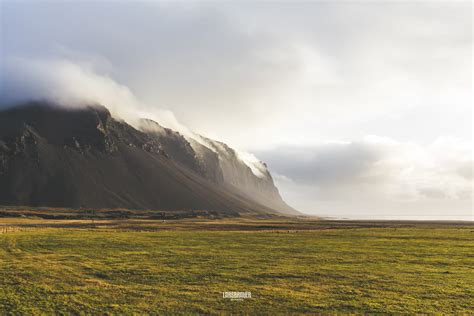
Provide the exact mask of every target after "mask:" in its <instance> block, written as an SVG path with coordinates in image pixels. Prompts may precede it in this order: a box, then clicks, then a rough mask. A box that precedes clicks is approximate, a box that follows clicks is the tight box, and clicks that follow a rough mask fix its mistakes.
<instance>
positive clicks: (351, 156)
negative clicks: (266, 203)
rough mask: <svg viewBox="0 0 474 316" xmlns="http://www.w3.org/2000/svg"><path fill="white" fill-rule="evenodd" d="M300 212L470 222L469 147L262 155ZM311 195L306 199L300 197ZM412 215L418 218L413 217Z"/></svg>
mask: <svg viewBox="0 0 474 316" xmlns="http://www.w3.org/2000/svg"><path fill="white" fill-rule="evenodd" d="M259 156H260V157H263V158H264V159H265V160H266V161H267V162H268V164H269V166H270V169H271V170H272V171H274V173H275V174H276V176H275V178H276V181H277V183H278V184H279V185H280V187H281V188H283V190H284V192H285V193H286V195H287V196H289V197H293V198H294V199H292V201H291V202H293V203H294V204H295V205H297V206H299V207H300V208H301V209H305V210H306V211H310V212H314V213H320V214H321V213H323V214H332V216H337V215H339V216H349V217H358V216H359V217H360V216H361V215H362V216H366V217H369V216H404V217H407V216H415V217H416V216H434V215H437V216H441V214H443V215H444V216H450V215H451V216H460V217H462V216H464V217H470V216H472V211H471V210H472V208H471V207H472V194H473V192H472V190H473V181H472V179H473V176H472V175H473V167H474V164H473V159H472V143H471V142H465V141H461V140H459V139H447V138H440V139H438V140H436V141H435V142H433V143H431V144H429V145H427V146H420V145H416V144H414V143H402V142H397V141H394V140H392V139H388V138H382V137H376V136H368V137H365V138H364V139H363V140H361V141H352V142H327V143H321V144H319V145H316V146H311V147H298V146H286V147H279V148H275V149H273V150H269V151H264V152H260V153H259ZM300 195H306V196H312V198H313V199H312V200H310V199H301V198H298V197H299V196H300ZM414 210H416V212H414Z"/></svg>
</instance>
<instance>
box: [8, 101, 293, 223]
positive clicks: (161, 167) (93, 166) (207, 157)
mask: <svg viewBox="0 0 474 316" xmlns="http://www.w3.org/2000/svg"><path fill="white" fill-rule="evenodd" d="M147 124H151V125H153V126H155V130H153V131H152V130H151V129H150V128H143V129H142V130H137V129H135V128H133V127H131V126H130V125H128V124H126V123H124V122H121V121H119V120H116V119H114V118H112V117H111V115H110V113H109V112H108V110H106V109H105V108H103V107H89V108H85V109H75V110H65V109H63V108H59V107H54V106H51V105H48V104H44V103H30V104H28V105H24V106H22V107H15V108H12V109H9V110H4V111H2V112H0V205H30V206H55V207H76V208H77V207H90V208H116V207H119V208H131V209H159V210H167V211H173V210H212V211H218V212H221V213H222V214H226V215H237V214H242V213H275V212H276V211H278V212H288V211H292V209H291V208H289V207H288V206H287V205H286V204H285V203H284V202H283V200H281V197H280V196H279V194H278V191H277V189H276V188H275V187H274V185H273V181H271V176H270V175H269V174H268V176H269V178H266V179H262V178H258V179H254V180H252V178H257V177H255V176H254V175H253V174H252V171H251V170H250V169H249V168H248V167H245V164H241V163H239V162H238V159H237V157H236V156H235V153H233V154H232V149H230V148H228V147H224V148H226V151H228V152H229V153H228V154H226V155H222V153H220V152H218V151H213V150H210V149H209V148H207V147H206V148H201V150H199V153H198V152H197V151H198V150H197V149H199V145H196V144H194V146H193V144H191V143H190V142H189V141H188V140H187V139H185V138H184V137H183V136H181V135H180V134H179V133H177V132H174V131H172V130H169V129H164V128H162V127H161V126H159V125H158V124H157V123H155V122H153V121H147ZM159 129H161V130H159ZM222 145H223V144H222ZM201 146H202V145H201ZM223 146H225V145H223ZM203 147H205V146H203ZM253 188H255V189H256V192H257V193H256V194H253ZM249 191H250V192H249ZM267 193H269V194H268V195H267ZM271 201H281V202H280V203H279V204H278V203H277V204H275V203H273V204H272V203H270V202H271Z"/></svg>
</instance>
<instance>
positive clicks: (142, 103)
mask: <svg viewBox="0 0 474 316" xmlns="http://www.w3.org/2000/svg"><path fill="white" fill-rule="evenodd" d="M0 3H1V6H0V10H1V12H0V13H1V15H0V19H1V21H0V22H1V24H0V27H1V50H0V52H1V54H2V55H1V56H0V63H1V64H0V65H1V66H0V67H1V68H0V70H1V78H0V80H1V82H2V101H3V102H5V100H7V101H12V100H15V98H16V97H18V96H19V95H21V96H22V97H27V96H36V95H40V96H50V95H54V96H56V97H62V98H72V97H74V98H81V97H86V98H89V99H97V101H101V102H106V103H109V104H107V105H108V106H111V107H113V106H117V104H120V109H121V110H120V111H121V113H124V112H126V110H124V108H125V109H129V110H130V111H135V110H137V109H138V110H139V111H142V112H153V113H155V115H158V116H160V118H161V121H162V123H164V124H166V123H168V125H170V126H171V127H173V124H178V123H176V122H175V118H176V119H177V121H179V122H180V123H181V124H183V125H185V126H187V127H189V128H191V129H193V130H195V131H196V132H199V133H202V134H204V135H206V136H209V137H213V138H216V139H219V140H222V141H225V142H227V143H228V144H229V145H231V146H234V147H237V148H239V149H243V150H248V151H250V152H253V153H254V154H256V155H257V157H259V158H260V159H262V160H264V161H266V162H267V163H268V166H269V168H270V169H271V171H272V172H273V174H274V177H275V181H276V183H277V185H278V186H279V188H280V190H281V192H282V194H283V197H284V198H285V199H286V200H287V201H288V202H289V203H290V204H291V205H293V206H295V207H296V208H298V209H300V210H302V211H305V212H308V213H312V214H322V215H327V216H336V217H352V218H367V217H397V216H398V217H410V216H412V217H438V218H448V217H458V218H459V217H464V218H468V217H472V216H473V213H472V212H473V211H472V195H473V191H472V189H473V188H472V184H473V178H472V168H473V158H472V120H473V112H472V71H473V68H472V48H473V44H472V43H473V42H472V39H473V37H472V4H471V2H470V1H466V2H461V1H444V2H443V1H438V2H428V1H421V2H408V1H395V2H385V1H380V2H374V1H367V2H365V1H353V2H351V1H345V2H342V1H341V2H339V1H331V2H322V1H317V2H311V1H306V2H295V1H292V2H279V3H277V2H245V3H238V2H237V1H235V2H234V3H232V2H227V3H218V2H205V3H204V2H203V3H200V2H186V1H184V2H179V3H178V2H154V1H147V2H138V3H137V2H132V1H130V2H127V1H120V2H119V1H102V2H100V1H87V2H82V1H75V2H71V1H63V2H59V1H51V2H43V1H31V2H30V1H5V0H4V1H1V0H0ZM58 91H61V93H60V92H58ZM62 91H68V93H67V94H64V93H62ZM86 95H87V96H86ZM110 103H113V104H110ZM124 115H126V114H124Z"/></svg>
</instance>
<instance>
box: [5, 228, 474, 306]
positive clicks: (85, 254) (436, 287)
mask: <svg viewBox="0 0 474 316" xmlns="http://www.w3.org/2000/svg"><path fill="white" fill-rule="evenodd" d="M223 291H251V292H252V298H251V299H247V300H243V301H230V300H228V299H223V298H222V292H223ZM473 298H474V232H473V228H472V227H467V228H462V227H461V228H459V227H458V228H442V229H429V228H364V229H331V230H319V231H298V232H291V233H287V232H286V233H282V232H280V233H278V232H264V231H250V232H238V231H233V232H230V231H154V232H140V231H120V230H100V229H95V230H92V229H91V230H85V229H66V228H41V229H33V230H27V231H18V232H11V233H6V234H2V235H0V310H1V311H3V312H10V313H13V314H17V313H21V314H35V313H37V314H42V313H53V312H54V313H74V312H82V313H94V314H98V313H101V314H103V313H111V314H122V313H170V314H174V313H206V314H208V313H212V314H218V313H223V312H243V313H259V314H261V313H265V314H273V313H274V312H283V313H292V312H294V313H299V312H315V313H317V312H323V313H326V312H343V313H347V312H358V313H362V312H363V313H367V312H368V313H380V312H384V313H386V312H395V313H417V312H418V313H420V312H428V313H434V312H442V313H461V312H465V313H473V312H474V309H473V302H474V299H473Z"/></svg>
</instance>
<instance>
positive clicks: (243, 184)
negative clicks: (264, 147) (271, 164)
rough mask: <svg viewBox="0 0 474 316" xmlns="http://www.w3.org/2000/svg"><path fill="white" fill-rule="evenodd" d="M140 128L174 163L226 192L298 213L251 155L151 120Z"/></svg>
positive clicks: (279, 209)
mask: <svg viewBox="0 0 474 316" xmlns="http://www.w3.org/2000/svg"><path fill="white" fill-rule="evenodd" d="M140 129H141V130H142V131H144V132H145V133H148V134H149V135H152V136H154V137H155V138H156V139H158V140H159V142H160V143H161V144H162V145H163V148H164V150H165V152H167V153H169V154H170V155H171V157H172V158H173V159H174V160H176V161H180V162H181V163H183V164H185V165H187V166H188V167H189V168H191V169H193V170H194V171H195V172H198V173H199V174H201V175H202V176H204V177H206V178H207V179H209V180H211V181H213V182H214V183H216V184H218V185H221V186H222V187H225V188H226V189H227V190H229V191H232V192H234V193H236V194H239V195H241V196H244V197H246V198H249V199H252V200H254V201H257V202H258V203H260V204H263V205H266V206H268V207H270V208H272V209H275V210H278V211H279V212H282V213H286V214H295V215H296V214H299V213H298V212H297V211H295V210H294V209H293V208H291V207H290V206H289V205H288V204H286V203H285V202H284V201H283V199H282V198H281V196H280V193H279V191H278V189H277V188H276V186H275V184H274V182H273V179H272V176H271V174H270V172H269V171H268V169H267V166H266V165H265V164H264V163H263V162H261V161H259V160H257V159H256V158H255V157H254V156H253V155H250V154H248V153H244V152H238V151H236V150H235V149H232V148H230V147H229V146H227V145H226V144H224V143H222V142H219V141H215V140H212V139H209V138H206V137H203V136H200V135H197V134H190V135H187V136H183V135H181V134H179V133H178V132H176V131H173V130H170V129H166V128H163V127H161V126H160V125H159V124H158V123H156V122H154V121H151V120H143V121H142V123H141V126H140ZM177 148H180V150H177Z"/></svg>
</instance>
